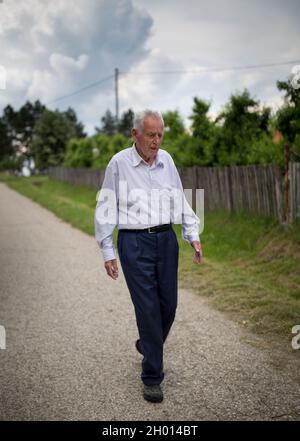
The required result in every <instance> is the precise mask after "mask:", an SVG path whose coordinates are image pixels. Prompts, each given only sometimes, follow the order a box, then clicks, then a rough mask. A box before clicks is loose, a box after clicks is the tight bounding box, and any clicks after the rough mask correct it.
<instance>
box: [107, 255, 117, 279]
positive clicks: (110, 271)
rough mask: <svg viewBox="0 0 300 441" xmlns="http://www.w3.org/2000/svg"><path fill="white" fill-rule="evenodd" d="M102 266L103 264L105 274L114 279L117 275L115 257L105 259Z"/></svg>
mask: <svg viewBox="0 0 300 441" xmlns="http://www.w3.org/2000/svg"><path fill="white" fill-rule="evenodd" d="M104 266H105V269H106V272H107V275H108V276H110V277H111V278H112V279H114V280H116V279H117V277H118V275H119V270H118V265H117V259H113V260H107V261H106V262H105V263H104Z"/></svg>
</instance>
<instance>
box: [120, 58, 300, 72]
mask: <svg viewBox="0 0 300 441" xmlns="http://www.w3.org/2000/svg"><path fill="white" fill-rule="evenodd" d="M297 63H300V60H296V61H286V62H278V63H268V64H253V65H245V66H233V67H212V68H203V69H202V68H200V69H197V70H162V71H149V72H132V71H128V72H122V71H120V72H119V73H120V74H122V75H156V74H157V75H164V74H166V75H170V74H189V73H190V74H200V73H206V72H226V71H235V70H247V69H259V68H265V67H275V66H285V65H289V64H297Z"/></svg>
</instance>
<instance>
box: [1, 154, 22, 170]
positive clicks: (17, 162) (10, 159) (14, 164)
mask: <svg viewBox="0 0 300 441" xmlns="http://www.w3.org/2000/svg"><path fill="white" fill-rule="evenodd" d="M22 166H23V159H22V157H21V156H19V157H17V156H14V155H10V156H5V157H4V158H2V160H1V161H0V170H1V171H4V170H11V171H21V169H22Z"/></svg>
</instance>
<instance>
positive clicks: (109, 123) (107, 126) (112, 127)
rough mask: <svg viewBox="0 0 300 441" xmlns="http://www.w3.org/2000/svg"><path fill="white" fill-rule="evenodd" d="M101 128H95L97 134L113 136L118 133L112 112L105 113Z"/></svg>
mask: <svg viewBox="0 0 300 441" xmlns="http://www.w3.org/2000/svg"><path fill="white" fill-rule="evenodd" d="M101 123H102V125H101V128H98V127H95V129H96V133H98V134H105V135H108V136H112V135H114V134H115V133H116V131H117V125H116V119H115V117H114V116H113V115H112V113H111V111H110V110H107V111H106V112H105V115H104V116H102V118H101Z"/></svg>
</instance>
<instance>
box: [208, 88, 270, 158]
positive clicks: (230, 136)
mask: <svg viewBox="0 0 300 441" xmlns="http://www.w3.org/2000/svg"><path fill="white" fill-rule="evenodd" d="M270 112H271V111H270V109H269V108H263V109H260V107H259V102H258V101H256V100H254V99H253V98H251V96H250V94H249V92H248V90H244V92H242V93H237V94H235V95H231V97H230V99H229V103H228V104H226V106H225V109H224V111H223V112H221V114H220V115H219V116H218V117H217V118H216V121H215V122H216V125H217V127H218V129H217V130H216V132H215V136H214V140H213V145H212V153H213V163H214V164H220V165H242V164H247V158H248V157H249V155H250V152H251V148H252V144H253V143H254V142H256V141H258V139H259V138H260V136H261V135H262V134H263V133H269V130H268V126H269V119H270Z"/></svg>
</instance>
